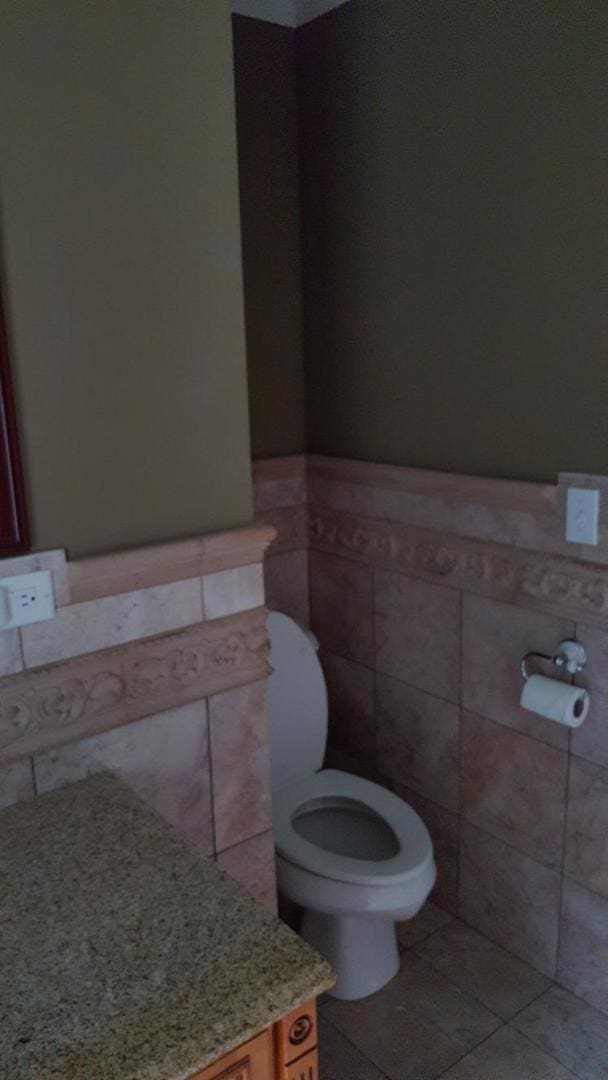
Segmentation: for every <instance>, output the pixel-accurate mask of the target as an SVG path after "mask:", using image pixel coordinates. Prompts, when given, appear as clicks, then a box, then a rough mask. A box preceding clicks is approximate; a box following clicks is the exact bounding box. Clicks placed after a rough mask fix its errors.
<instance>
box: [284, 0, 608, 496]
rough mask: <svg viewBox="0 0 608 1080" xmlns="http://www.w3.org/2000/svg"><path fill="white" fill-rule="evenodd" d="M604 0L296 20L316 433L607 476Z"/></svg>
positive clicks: (353, 450)
mask: <svg viewBox="0 0 608 1080" xmlns="http://www.w3.org/2000/svg"><path fill="white" fill-rule="evenodd" d="M607 15H608V7H607V5H606V4H605V3H604V2H602V3H599V2H597V3H596V2H593V0H577V2H576V3H572V0H567V2H564V0H551V2H547V0H542V2H539V0H525V2H524V0H508V2H501V0H458V2H455V0H423V2H419V0H352V2H350V3H348V4H346V5H345V6H344V7H341V8H339V9H337V10H336V11H334V12H332V13H331V14H328V15H327V16H325V17H324V18H322V19H318V20H316V21H315V22H312V23H310V24H308V25H307V26H305V27H303V28H302V29H300V30H299V31H298V59H299V91H300V110H301V111H300V120H301V129H300V138H301V172H302V184H303V188H302V193H303V237H304V268H305V341H306V384H307V415H308V449H309V450H313V451H317V452H321V453H330V454H337V455H344V456H349V457H356V458H363V459H367V460H374V461H381V462H393V463H398V464H403V465H414V466H424V467H430V468H437V469H445V470H454V471H459V472H466V473H473V474H484V475H489V476H508V477H514V478H528V479H537V480H553V479H554V478H555V476H556V473H557V471H558V470H559V469H572V470H584V471H586V470H589V471H595V472H604V473H605V472H608V443H607V438H606V428H607V421H608V388H607V380H606V341H605V318H606V310H607V299H608V296H607V292H606V281H607V262H606V253H607V250H608V249H607V244H606V241H607V230H606V175H607V174H606V164H607V159H606V153H605V151H606V121H607V119H608V94H607V92H606V88H607V85H608V84H607V80H606V30H607V26H606V23H607Z"/></svg>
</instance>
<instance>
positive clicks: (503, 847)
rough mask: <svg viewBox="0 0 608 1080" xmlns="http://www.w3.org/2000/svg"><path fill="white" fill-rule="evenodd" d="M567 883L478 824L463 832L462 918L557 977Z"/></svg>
mask: <svg viewBox="0 0 608 1080" xmlns="http://www.w3.org/2000/svg"><path fill="white" fill-rule="evenodd" d="M560 885H561V879H560V876H559V874H558V873H557V872H556V871H555V870H551V869H549V868H548V867H546V866H541V864H540V863H538V862H535V860H534V859H530V858H529V857H528V856H527V855H523V854H521V852H519V851H515V849H514V848H512V847H509V846H508V845H507V844H503V843H502V842H501V841H500V840H495V839H494V837H492V836H490V835H489V834H488V833H486V832H483V831H482V830H481V829H477V828H475V827H474V826H473V825H468V824H466V823H465V824H463V825H462V827H461V831H460V906H461V914H462V918H463V919H464V920H465V921H466V922H468V923H470V925H471V926H474V927H475V928H476V929H477V930H479V931H480V932H481V933H482V934H485V935H486V937H489V938H490V940H491V941H495V942H496V943H497V944H498V945H502V947H503V948H504V949H508V950H509V951H510V952H512V953H514V954H515V956H519V958H520V959H521V960H525V961H527V963H529V964H532V966H533V967H535V968H537V969H538V970H539V971H541V972H542V973H543V974H544V975H548V976H549V978H553V977H554V975H555V963H556V956H557V937H558V922H559V904H560Z"/></svg>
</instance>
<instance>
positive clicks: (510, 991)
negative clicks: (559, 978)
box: [415, 920, 550, 1020]
mask: <svg viewBox="0 0 608 1080" xmlns="http://www.w3.org/2000/svg"><path fill="white" fill-rule="evenodd" d="M415 951H416V954H417V955H418V956H421V957H422V958H423V959H424V960H426V961H427V963H429V964H431V965H432V967H434V968H435V970H436V971H439V972H440V973H441V974H442V975H447V976H448V978H450V979H452V981H453V982H455V983H456V984H457V985H458V986H460V987H461V989H463V990H468V991H469V993H471V994H473V996H474V997H476V998H478V999H479V1001H481V1002H482V1004H483V1005H485V1006H487V1008H488V1009H491V1010H492V1012H495V1013H498V1015H499V1016H502V1018H503V1020H509V1019H510V1017H512V1016H514V1015H515V1013H517V1012H519V1010H520V1009H523V1008H524V1006H525V1005H527V1004H528V1003H529V1002H530V1001H532V1000H533V999H534V998H536V997H538V995H539V994H542V992H543V990H546V989H547V987H548V986H550V981H549V979H547V978H545V976H544V975H541V974H540V973H539V972H538V971H535V970H534V968H531V967H529V965H528V964H525V963H524V962H523V960H518V959H517V958H516V957H515V956H512V955H511V953H508V952H505V950H504V949H501V948H500V946H499V945H494V944H493V943H492V942H491V941H488V939H487V938H485V937H482V935H481V934H478V933H477V931H476V930H473V929H472V928H471V927H470V926H465V925H464V923H461V922H458V921H457V920H454V921H453V922H452V923H451V924H450V925H449V926H446V927H444V928H443V929H442V930H439V931H438V933H436V934H433V936H432V937H430V938H427V940H426V941H424V942H423V943H422V944H421V945H418V946H417V947H416V950H415Z"/></svg>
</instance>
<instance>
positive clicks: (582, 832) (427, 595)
mask: <svg viewBox="0 0 608 1080" xmlns="http://www.w3.org/2000/svg"><path fill="white" fill-rule="evenodd" d="M289 460H290V459H281V460H277V461H276V462H259V463H258V464H257V465H256V471H255V474H254V476H255V482H256V490H257V494H258V519H259V520H260V521H269V522H271V523H272V524H274V525H275V526H276V527H277V529H278V534H279V535H278V538H277V541H275V545H273V546H272V547H271V548H270V549H269V556H268V557H267V562H266V573H267V581H268V582H269V584H270V583H271V587H270V588H269V594H270V595H271V597H272V600H271V603H270V606H276V607H278V608H280V609H282V610H285V611H287V612H288V613H289V614H293V615H295V616H296V617H298V612H299V614H300V617H301V619H302V621H304V616H306V615H309V618H310V625H311V627H312V629H313V630H314V631H315V633H316V634H317V636H318V637H319V639H320V642H321V656H322V662H323V665H324V668H325V672H326V678H327V683H328V688H329V695H330V746H329V751H328V758H327V763H328V764H330V765H334V766H338V767H343V768H346V769H348V770H350V771H353V772H357V773H359V774H361V775H364V776H368V777H372V778H377V779H378V780H379V781H380V782H381V783H384V784H386V785H387V786H389V787H391V788H393V789H394V790H395V791H397V792H398V793H399V794H400V795H402V796H403V797H404V798H405V799H406V800H407V801H408V802H409V803H410V804H411V805H412V806H413V807H414V808H415V809H416V810H417V811H418V813H419V814H420V815H421V816H422V818H423V819H424V820H425V821H426V823H427V826H428V828H429V830H430V832H431V834H432V836H433V840H434V844H435V850H436V854H437V861H438V865H439V880H438V884H437V887H436V890H435V897H434V898H435V900H436V902H437V903H438V904H440V905H441V906H442V907H444V908H446V909H448V910H449V911H451V912H453V913H457V914H459V915H460V916H461V918H463V919H464V920H465V921H466V922H468V923H469V924H471V925H472V926H474V927H476V928H477V929H479V930H480V931H482V932H483V933H484V934H486V935H487V936H488V937H489V938H491V939H492V940H494V941H495V942H497V943H498V944H500V945H502V946H504V947H505V948H507V949H508V950H510V951H511V952H512V953H514V954H515V955H516V956H518V957H520V958H521V959H523V960H526V961H528V962H529V963H531V964H532V965H534V966H535V967H536V968H537V969H538V970H539V971H540V972H542V973H543V974H545V975H547V976H549V977H551V978H557V980H558V981H559V982H560V983H561V984H562V985H563V986H565V987H566V988H568V989H569V990H572V991H573V992H574V993H575V994H577V995H579V996H580V997H582V998H584V999H585V1000H587V1001H588V1002H590V1003H591V1004H592V1005H594V1006H596V1007H597V1008H599V1009H602V1010H603V1011H605V1012H608V842H607V841H606V837H607V836H608V525H607V523H606V522H605V521H604V522H603V524H602V529H601V542H600V545H599V547H598V548H595V549H583V548H577V547H574V546H573V545H570V544H566V542H565V540H564V539H563V535H564V521H563V503H564V489H565V484H566V482H567V480H568V477H566V476H563V477H561V478H560V483H559V484H558V485H556V486H555V487H551V486H550V485H535V484H523V483H521V484H520V483H512V482H508V481H489V480H476V479H475V478H469V477H458V476H449V475H446V474H439V473H427V472H425V471H423V470H410V469H399V468H393V467H383V466H377V465H368V464H363V463H358V462H348V461H337V460H335V459H331V458H323V457H317V456H310V455H309V456H308V458H307V459H306V461H305V462H304V463H303V460H302V458H297V459H293V477H292V476H291V475H290V467H289ZM303 472H304V473H305V485H304V482H303ZM571 479H572V478H570V480H571ZM576 482H577V483H579V484H581V483H582V484H587V483H595V482H596V481H595V480H594V478H581V477H578V478H576ZM598 483H599V486H601V487H604V488H605V480H604V479H602V478H599V480H598ZM303 488H304V492H303ZM296 492H297V499H296ZM274 499H276V505H275V504H273V500H274ZM290 500H292V501H290ZM303 502H305V504H306V514H307V521H308V537H309V544H308V549H309V550H308V575H309V579H308V586H309V593H308V595H309V607H308V608H307V607H306V603H305V600H304V599H303V598H304V596H305V593H306V586H307V578H306V573H307V570H306V564H305V561H304V560H305V544H302V543H299V541H300V539H301V533H300V532H297V540H298V543H296V542H295V539H294V538H295V536H296V533H295V532H294V528H293V521H294V520H295V515H296V514H297V515H299V517H298V521H299V523H300V524H299V526H298V528H299V529H300V528H301V514H302V505H303ZM284 524H285V526H286V528H285V536H283V535H282V530H283V525H284ZM282 545H286V546H285V547H282ZM273 548H274V553H273ZM284 552H287V553H289V554H290V555H291V554H293V552H297V555H298V562H297V564H296V561H295V560H294V562H293V564H292V565H291V567H290V570H289V571H287V570H285V571H284V572H283V571H282V570H281V571H279V569H278V564H276V563H275V560H279V559H282V558H284V554H283V553H284ZM283 565H285V564H283ZM295 593H297V595H298V596H299V602H298V604H294V602H293V596H294V594H295ZM566 636H568V637H577V638H579V639H580V640H582V641H583V642H584V643H585V644H586V646H587V648H588V650H589V656H590V661H589V665H588V668H587V670H586V672H585V675H584V676H583V677H582V678H581V681H582V682H583V683H584V684H585V685H587V686H588V687H589V688H590V690H591V691H592V707H591V711H590V714H589V716H588V717H587V719H586V721H585V722H584V724H583V726H582V727H581V728H579V729H578V730H576V731H573V732H570V731H568V730H567V729H565V728H562V727H560V726H559V725H557V724H555V723H553V722H550V721H548V720H544V719H542V718H540V717H537V716H534V715H533V714H531V713H528V712H525V711H524V710H522V709H521V707H520V705H519V695H520V690H521V679H520V674H519V663H520V660H521V658H522V656H523V655H524V653H526V652H527V651H529V650H539V651H542V652H552V651H553V650H554V649H555V647H556V646H557V644H558V642H559V641H560V640H561V639H562V638H564V637H566Z"/></svg>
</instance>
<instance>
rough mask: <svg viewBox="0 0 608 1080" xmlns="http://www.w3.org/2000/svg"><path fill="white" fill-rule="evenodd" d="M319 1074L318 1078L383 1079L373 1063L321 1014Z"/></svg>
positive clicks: (327, 1079) (339, 1079)
mask: <svg viewBox="0 0 608 1080" xmlns="http://www.w3.org/2000/svg"><path fill="white" fill-rule="evenodd" d="M319 1076H320V1080H384V1077H383V1075H382V1073H381V1072H378V1069H377V1068H376V1067H375V1065H372V1063H371V1061H368V1059H367V1058H366V1057H364V1056H363V1054H360V1053H359V1051H358V1050H355V1047H354V1046H352V1045H351V1043H349V1041H348V1039H345V1038H344V1035H342V1034H340V1032H339V1031H338V1030H337V1029H336V1028H335V1027H333V1025H332V1024H328V1023H327V1021H325V1020H324V1019H323V1017H322V1016H321V1017H319Z"/></svg>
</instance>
